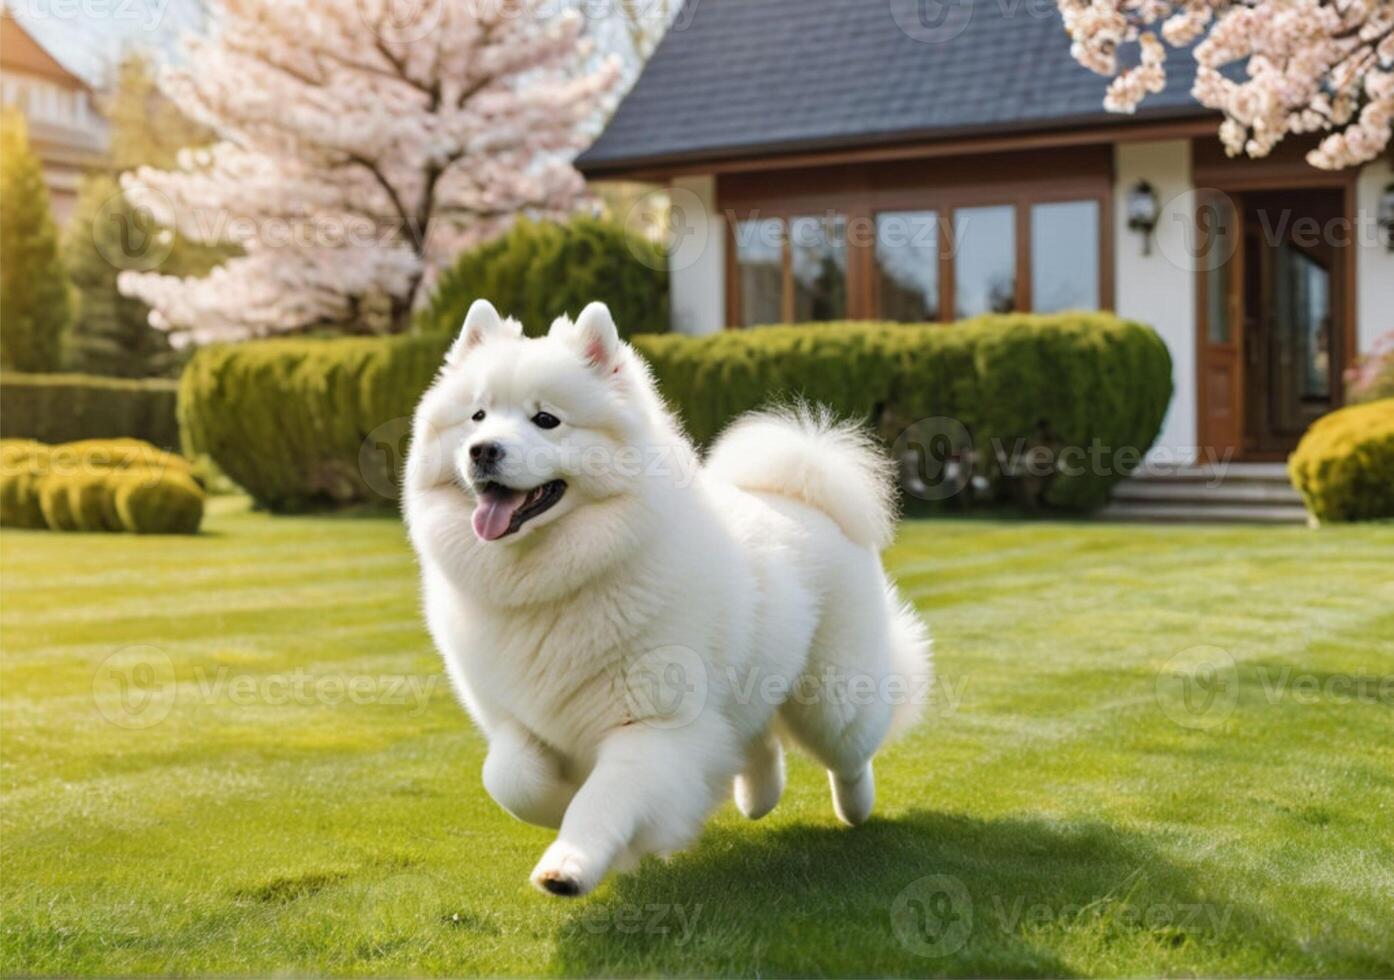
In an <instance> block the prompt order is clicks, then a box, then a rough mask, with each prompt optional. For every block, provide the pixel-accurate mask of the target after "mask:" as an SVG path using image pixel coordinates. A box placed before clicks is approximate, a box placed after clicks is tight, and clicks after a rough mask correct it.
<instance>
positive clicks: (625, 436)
mask: <svg viewBox="0 0 1394 980" xmlns="http://www.w3.org/2000/svg"><path fill="white" fill-rule="evenodd" d="M405 503H406V513H407V519H408V523H409V526H410V531H411V540H412V542H413V544H414V545H415V547H416V550H417V552H418V553H419V555H420V559H421V574H422V581H423V586H424V590H425V608H426V618H427V621H428V623H429V626H430V631H431V635H432V637H433V638H434V639H435V642H436V644H437V646H438V647H439V648H440V651H441V653H442V655H443V656H444V658H445V664H446V668H447V670H448V672H449V675H450V678H451V681H452V683H453V684H454V686H455V688H456V690H457V692H458V694H459V696H460V698H461V700H462V701H463V702H464V704H465V707H466V708H467V709H468V710H469V713H470V715H471V716H472V717H473V718H474V720H475V722H476V723H477V724H478V725H479V727H480V728H481V729H483V731H484V734H485V735H486V736H487V738H488V741H489V751H488V756H487V758H486V759H485V760H484V773H483V778H484V787H485V789H486V790H488V792H489V794H490V795H491V796H492V797H493V798H494V799H495V800H497V801H498V803H499V805H501V806H502V807H503V808H504V809H506V810H508V812H510V813H512V814H513V815H514V816H516V817H518V818H519V819H521V820H525V821H528V822H529V823H534V824H540V825H542V826H546V827H553V828H560V832H559V833H558V835H557V838H556V840H555V842H554V843H553V844H552V845H551V846H550V847H549V848H548V849H547V850H546V852H545V853H544V854H543V855H542V859H541V860H540V861H539V862H538V864H537V867H536V868H535V869H534V870H533V872H532V882H533V884H535V885H536V886H537V887H539V888H541V889H543V890H545V891H547V892H550V893H552V894H556V895H579V894H584V893H586V892H588V891H590V890H591V889H593V888H595V887H596V885H597V884H599V882H600V881H601V879H602V878H603V877H604V876H605V874H606V872H607V871H608V870H610V869H612V868H614V869H617V870H623V869H626V868H630V867H633V866H634V865H635V864H637V862H638V860H639V859H640V858H641V857H643V856H644V855H646V854H666V853H669V852H672V851H674V850H677V849H679V848H682V847H684V846H686V845H687V844H689V843H690V842H691V841H693V840H694V839H695V838H696V837H697V835H698V834H699V833H700V832H701V829H702V825H703V822H704V821H705V819H706V817H707V816H708V814H709V813H710V812H711V811H712V810H713V809H714V808H715V807H716V806H717V805H718V804H719V803H720V802H721V801H722V800H723V799H725V798H726V795H727V793H729V792H731V791H732V788H733V787H734V794H735V800H736V805H737V806H738V807H739V808H740V810H741V812H742V813H744V814H745V815H746V816H747V817H750V818H751V819H755V818H758V817H760V816H763V815H764V814H766V813H768V812H769V811H770V809H771V808H773V807H774V805H775V804H776V803H777V802H778V801H779V797H780V794H781V792H782V791H783V788H784V759H783V750H782V747H781V741H782V740H784V739H792V740H793V741H794V742H796V743H797V744H799V745H801V746H802V747H803V748H804V749H805V750H807V751H808V752H809V753H810V754H812V755H813V757H814V758H816V759H817V760H818V761H819V762H820V763H822V765H824V766H825V767H826V768H827V770H828V775H829V778H830V782H831V784H832V798H833V807H834V809H835V811H836V813H837V816H838V817H839V818H841V819H842V820H843V821H844V822H846V823H848V824H857V823H860V822H861V821H863V820H865V819H866V818H867V817H868V815H869V814H870V813H871V807H872V801H873V798H874V796H875V791H874V788H873V782H872V771H871V757H872V755H873V754H874V753H875V752H876V750H877V747H878V746H880V744H881V743H882V741H883V740H884V739H885V738H886V736H887V735H888V733H890V732H891V731H892V729H893V728H901V727H904V726H905V725H906V724H908V723H909V722H910V721H912V720H913V716H914V709H915V708H916V707H917V706H919V705H921V704H923V703H924V701H925V700H926V696H927V692H928V686H929V683H930V664H929V640H928V636H927V632H926V630H925V627H924V625H923V624H922V623H921V622H920V620H919V619H918V618H917V617H916V615H915V614H914V613H913V612H912V611H911V610H910V609H909V608H908V607H907V606H905V605H903V604H902V603H901V601H900V600H899V599H898V598H897V596H896V592H895V588H894V586H892V585H891V583H890V582H889V581H888V580H887V577H886V573H885V571H884V570H883V569H882V567H881V561H880V558H879V555H878V551H879V549H881V548H882V547H883V546H885V544H886V543H887V541H888V539H889V538H890V535H891V530H892V525H893V521H894V512H893V502H892V487H891V482H890V480H889V476H888V463H887V460H886V459H885V457H884V456H883V455H882V454H881V453H880V452H879V451H878V450H877V449H876V448H875V447H874V446H873V444H872V443H870V442H869V441H868V440H867V438H866V437H865V436H863V435H862V434H861V433H860V432H859V431H858V430H856V429H855V428H852V427H848V426H846V425H836V424H834V423H833V422H831V421H830V420H829V419H828V418H826V417H825V416H823V415H820V414H818V413H813V412H808V411H800V412H792V413H786V414H757V415H750V416H746V417H745V418H743V419H741V420H740V421H738V422H736V423H735V424H734V425H733V426H732V427H731V428H730V429H729V430H728V431H727V432H726V433H725V434H724V435H723V436H722V437H721V438H720V439H719V440H718V442H717V443H716V445H715V446H713V447H712V449H711V452H710V454H709V455H708V457H707V458H706V460H705V461H704V462H703V461H701V460H699V457H698V456H697V453H696V452H695V450H694V449H693V448H692V446H691V444H690V443H689V442H688V441H687V440H686V438H685V437H684V436H683V434H682V431H681V429H680V428H679V426H678V425H677V423H676V422H675V421H674V419H673V417H672V416H671V415H670V414H669V412H668V411H667V410H666V409H665V408H664V406H663V403H662V401H661V399H660V397H659V395H658V394H657V391H656V389H655V387H654V384H653V381H652V379H651V377H650V375H649V371H648V368H647V366H646V365H645V363H644V362H643V360H641V359H640V357H639V356H638V355H637V354H636V353H635V352H634V351H633V349H631V348H630V347H629V345H627V344H625V343H623V342H621V341H620V340H619V337H618V334H617V332H616V330H615V325H614V322H613V320H612V319H611V316H610V311H609V310H608V309H606V308H605V306H603V305H602V304H599V303H592V304H591V305H590V306H588V307H586V309H585V310H584V311H583V312H582V313H581V315H580V317H579V318H578V319H577V320H576V322H575V323H572V322H571V321H570V320H568V319H566V318H562V319H559V320H557V322H555V323H554V324H552V327H551V332H550V333H549V334H548V335H547V336H546V337H544V338H538V339H526V338H524V337H523V336H522V331H521V329H520V327H519V325H518V323H517V322H516V321H514V320H511V319H510V320H501V319H500V318H499V315H498V313H497V312H496V311H495V310H494V308H493V307H492V306H491V305H489V304H488V303H487V302H484V301H479V302H476V303H475V304H474V306H473V307H471V308H470V311H469V315H468V317H467V318H466V320H465V325H464V329H463V330H462V332H461V334H460V337H459V339H458V340H457V341H456V342H455V344H454V346H453V348H452V349H451V351H450V353H449V354H448V356H447V357H446V362H445V365H444V367H443V368H442V370H441V372H440V375H439V377H438V378H437V380H436V382H435V384H434V385H433V386H432V387H431V389H430V390H429V391H428V392H427V393H426V395H425V396H424V397H423V398H422V401H421V405H420V407H419V408H418V409H417V413H416V418H415V423H414V429H413V442H412V450H411V455H410V457H409V460H408V463H407V471H406V479H405Z"/></svg>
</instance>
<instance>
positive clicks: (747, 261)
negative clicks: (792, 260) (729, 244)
mask: <svg viewBox="0 0 1394 980" xmlns="http://www.w3.org/2000/svg"><path fill="white" fill-rule="evenodd" d="M736 267H737V269H738V270H739V278H740V300H741V326H743V327H754V326H758V325H760V324H762V323H779V322H781V321H782V320H783V319H784V301H783V296H784V222H783V221H781V220H780V219H779V218H752V219H750V220H747V221H740V222H737V224H736Z"/></svg>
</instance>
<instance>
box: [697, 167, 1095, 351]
mask: <svg viewBox="0 0 1394 980" xmlns="http://www.w3.org/2000/svg"><path fill="white" fill-rule="evenodd" d="M1071 159H1073V157H1072V158H1071ZM1090 160H1092V161H1094V162H1093V163H1092V164H1090V165H1089V166H1086V167H1083V168H1081V170H1080V172H1075V171H1073V170H1069V169H1068V168H1064V172H1062V173H1060V174H1058V175H1055V176H1053V177H1051V178H1050V179H1042V180H1039V181H1035V182H1032V181H1030V180H1028V179H1027V177H1026V176H1024V175H1023V176H1022V177H1021V178H1020V179H1019V180H1017V179H1011V178H1012V176H1013V173H1012V172H1008V171H1007V170H1005V169H1002V168H996V169H994V168H988V167H984V168H983V170H984V175H983V177H982V182H981V183H978V182H977V181H978V180H979V175H978V174H977V172H976V171H975V169H974V168H973V167H971V166H968V165H966V164H965V165H964V166H961V167H953V168H946V173H945V176H944V184H943V186H937V185H936V183H935V180H936V178H935V176H934V175H933V174H932V173H925V172H924V171H921V170H918V169H916V168H912V167H910V166H908V165H906V166H898V169H889V170H888V171H887V172H888V173H889V174H891V175H892V176H893V177H894V178H895V179H894V180H888V181H887V182H886V184H885V185H882V184H878V182H877V180H876V179H875V172H870V173H865V174H863V173H861V172H860V171H855V170H848V171H847V172H846V174H845V175H844V174H843V172H842V171H838V172H837V173H834V172H832V171H831V170H829V171H827V172H824V173H819V174H817V175H816V178H815V177H809V178H808V179H807V180H806V181H803V180H801V179H800V178H799V177H797V176H796V175H794V174H790V175H788V176H787V177H786V176H785V175H782V174H781V175H778V176H777V177H776V176H771V175H765V174H760V175H759V176H758V177H749V178H745V177H741V178H739V179H737V178H736V177H732V178H731V183H730V185H729V190H728V191H727V192H726V193H728V194H729V199H730V200H731V201H732V203H736V202H739V203H738V204H737V206H736V207H731V208H730V209H729V210H726V211H725V214H726V216H727V220H728V224H727V228H728V229H729V231H728V235H729V236H730V237H729V239H728V241H729V242H730V243H731V244H730V247H729V248H728V250H727V255H728V257H727V263H728V269H729V275H728V276H727V297H726V300H727V303H726V310H727V316H728V321H729V323H730V324H731V325H732V326H755V325H759V324H765V323H809V322H818V321H827V320H843V319H848V320H884V321H890V322H894V323H950V322H953V321H955V320H961V319H968V318H971V317H976V316H982V315H984V314H992V313H1009V312H1012V311H1016V310H1031V311H1035V312H1040V313H1056V312H1060V311H1062V310H1098V309H1103V308H1106V307H1110V306H1111V305H1112V303H1113V297H1112V295H1111V294H1112V276H1110V275H1109V267H1108V265H1107V263H1110V262H1112V260H1113V256H1112V255H1111V254H1105V253H1106V250H1107V247H1108V243H1109V241H1110V238H1109V233H1108V232H1109V227H1108V226H1109V225H1110V223H1111V221H1112V217H1111V215H1110V211H1109V200H1110V198H1109V195H1110V194H1111V193H1112V190H1111V184H1110V182H1109V178H1108V175H1107V173H1106V169H1107V161H1106V160H1105V159H1104V158H1103V157H1098V159H1097V160H1095V158H1094V156H1093V155H1091V156H1089V157H1088V159H1087V160H1086V163H1088V161H1090ZM1101 161H1102V162H1101ZM1091 167H1092V170H1091ZM999 171H1000V172H999ZM998 178H1000V179H998ZM786 185H788V186H787V188H786ZM723 186H724V185H723ZM785 195H787V197H786V196H785ZM766 204H768V206H769V207H770V210H768V211H765V210H762V208H763V207H764V206H765V205H766Z"/></svg>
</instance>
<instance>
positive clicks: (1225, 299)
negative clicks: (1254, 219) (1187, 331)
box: [1196, 201, 1235, 344]
mask: <svg viewBox="0 0 1394 980" xmlns="http://www.w3.org/2000/svg"><path fill="white" fill-rule="evenodd" d="M1196 234H1197V235H1198V236H1199V240H1200V248H1199V251H1198V256H1199V257H1200V258H1201V260H1202V261H1203V262H1204V268H1205V320H1206V335H1207V337H1208V338H1209V341H1210V343H1212V344H1228V343H1229V342H1230V337H1231V335H1232V333H1231V325H1230V322H1229V295H1230V289H1231V288H1232V285H1233V284H1232V282H1231V280H1232V278H1233V272H1234V264H1233V261H1232V259H1233V256H1234V250H1235V244H1234V234H1235V230H1234V211H1233V210H1232V209H1231V208H1230V207H1229V206H1228V205H1224V204H1219V203H1215V202H1214V201H1206V202H1204V203H1203V204H1201V206H1200V208H1199V210H1198V211H1197V212H1196Z"/></svg>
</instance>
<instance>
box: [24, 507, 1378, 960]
mask: <svg viewBox="0 0 1394 980" xmlns="http://www.w3.org/2000/svg"><path fill="white" fill-rule="evenodd" d="M206 528H207V532H206V533H205V534H202V535H200V536H198V537H196V538H180V539H155V538H136V537H128V536H117V535H64V534H58V533H42V532H35V533H29V532H14V531H9V530H7V531H5V532H4V534H3V535H0V553H2V554H3V572H4V584H5V603H4V609H3V611H2V612H0V628H3V646H4V658H3V668H0V681H2V682H3V708H4V732H3V734H4V740H3V773H4V800H3V805H2V806H0V833H3V840H4V865H5V874H4V879H3V885H0V895H3V937H4V944H3V951H0V970H3V971H4V972H5V973H7V974H14V973H23V974H30V973H80V972H98V973H118V974H121V973H135V972H144V971H156V972H165V973H170V972H176V973H187V972H200V973H203V972H213V973H229V972H237V973H247V972H251V973H257V972H270V971H284V972H296V973H303V972H314V973H322V972H328V973H344V972H355V973H377V974H403V973H409V974H423V973H455V974H460V973H463V974H532V973H559V974H615V973H618V974H634V973H643V974H648V973H683V974H731V973H742V974H749V973H760V974H809V973H830V974H856V975H869V974H882V973H886V974H907V975H927V974H964V975H977V974H1003V973H1007V974H1057V975H1058V974H1074V973H1078V974H1118V973H1125V974H1136V973H1174V972H1187V973H1191V972H1199V973H1224V974H1256V973H1299V974H1310V973H1315V972H1321V973H1338V974H1349V975H1373V974H1388V973H1390V972H1391V971H1394V936H1392V935H1391V931H1390V930H1389V929H1388V924H1389V922H1388V913H1389V908H1390V905H1391V902H1392V901H1394V870H1391V869H1394V843H1392V842H1391V838H1390V834H1389V825H1390V820H1391V813H1394V711H1391V709H1394V680H1391V678H1394V571H1392V569H1394V563H1391V562H1390V560H1389V558H1390V555H1391V554H1394V527H1388V526H1384V527H1356V528H1343V529H1333V530H1329V531H1323V532H1320V533H1313V532H1309V531H1307V530H1305V529H1301V528H1223V527H1222V528H1215V527H1136V526H1121V525H1109V524H1102V523H1064V522H1051V523H1045V522H1042V523H1007V522H993V521H938V522H913V523H910V524H907V525H906V526H905V527H904V528H903V530H902V533H901V536H900V540H899V542H898V544H897V545H896V547H895V548H894V549H893V550H892V552H891V553H890V555H889V562H890V565H891V567H892V569H893V570H894V571H895V573H896V574H897V575H898V576H899V578H900V581H901V583H902V585H903V587H904V589H905V591H906V593H907V594H908V595H909V596H910V597H911V598H912V599H913V600H914V601H915V602H916V603H917V604H918V605H919V607H920V608H921V609H922V610H924V612H925V614H926V616H927V617H928V619H929V622H930V624H931V626H932V628H933V630H934V634H935V645H936V651H937V658H938V669H939V675H940V683H939V685H938V687H937V689H936V691H935V693H934V697H933V700H932V703H931V707H930V711H929V718H928V720H927V722H926V723H925V724H924V725H923V726H922V727H921V728H920V729H918V730H917V731H916V732H915V733H914V734H912V735H911V736H910V737H908V738H907V739H905V740H904V741H902V742H900V743H897V744H896V745H894V746H892V747H891V748H890V749H889V750H888V751H887V753H886V754H885V755H884V756H882V757H881V758H880V759H879V760H878V769H877V776H878V782H879V790H880V794H879V795H880V799H879V802H878V813H879V815H880V816H879V818H878V819H876V820H873V822H872V823H871V824H869V825H868V826H866V827H864V828H861V829H859V830H846V829H843V828H841V827H840V826H839V825H837V824H836V823H835V821H834V819H833V816H832V811H831V807H830V804H829V801H828V798H827V786H826V781H825V779H824V778H823V777H822V775H821V774H820V773H818V772H816V771H815V769H814V767H813V766H812V765H810V764H808V763H807V762H805V761H802V760H795V762H794V764H793V767H792V771H791V778H790V786H789V791H788V794H787V795H786V797H785V799H784V801H783V803H782V804H781V805H780V807H779V808H778V809H777V810H776V811H775V812H774V814H772V815H771V816H770V817H768V818H767V819H766V820H764V821H762V822H761V823H759V824H755V825H751V824H749V823H746V822H745V821H743V820H742V819H741V818H739V816H738V815H737V814H736V813H735V811H734V808H732V807H730V806H726V807H724V808H723V809H722V810H721V812H720V813H719V815H718V817H717V819H716V820H715V821H714V822H713V824H712V825H711V828H710V829H709V831H708V832H707V834H706V835H705V837H704V838H703V840H702V842H701V843H700V845H699V846H698V847H696V848H695V849H694V850H692V851H691V852H689V853H687V854H684V855H681V856H679V857H677V858H676V859H674V860H673V861H671V862H668V863H663V862H660V861H650V862H648V863H646V864H645V865H644V867H643V868H642V869H641V870H640V871H639V872H638V873H636V874H633V875H628V876H622V877H618V878H616V879H614V880H613V881H611V882H609V883H607V884H606V885H605V886H604V887H603V888H602V889H601V890H600V891H599V892H598V893H597V894H596V895H595V896H593V897H592V898H589V899H586V900H582V901H579V902H563V901H558V900H551V899H548V898H545V897H543V896H541V895H538V894H536V893H534V892H533V891H531V890H530V889H529V887H528V885H527V880H526V876H527V872H528V871H529V869H530V868H531V866H532V864H533V862H534V861H535V859H536V858H537V856H538V854H539V853H540V851H541V849H542V848H543V847H544V846H545V844H546V842H547V841H548V839H549V835H548V834H547V833H546V832H544V831H542V830H538V829H536V828H531V827H527V826H524V825H522V824H519V823H517V822H516V821H514V820H512V819H511V818H510V817H508V816H507V815H506V814H504V813H503V812H502V811H500V810H499V809H498V808H497V807H496V806H495V805H494V804H493V803H492V802H491V801H490V800H489V799H488V798H487V797H486V796H485V795H484V792H483V790H482V788H481V786H480V782H479V767H480V763H481V761H482V755H483V751H482V750H483V745H482V742H481V740H480V738H479V737H478V736H477V735H476V734H475V733H474V731H473V730H472V729H471V727H470V726H469V724H468V721H467V719H466V717H465V715H464V713H463V711H462V710H461V709H460V708H458V707H457V706H456V705H455V703H454V701H453V698H452V695H451V693H450V690H449V687H448V684H447V682H446V680H445V678H444V676H443V674H442V673H441V670H440V666H439V661H438V660H437V657H436V655H435V653H434V652H433V650H432V648H431V645H430V643H429V641H428V639H427V637H426V635H425V633H424V631H423V629H422V627H421V623H420V615H419V609H418V602H417V593H416V581H415V571H414V565H413V560H412V556H411V554H410V551H409V549H408V547H407V544H406V542H405V538H404V534H403V531H402V528H401V525H400V524H399V523H398V522H397V521H395V520H392V519H387V518H371V517H365V518H356V519H355V518H348V517H338V518H270V517H267V516H264V515H260V514H251V513H246V512H244V511H243V510H242V509H241V507H240V506H238V505H236V504H230V503H227V502H223V501H219V502H218V503H217V506H215V507H214V508H213V509H212V513H211V514H210V515H209V517H208V519H207V522H206ZM1197 663H1200V664H1202V665H1203V666H1204V667H1205V668H1206V670H1207V671H1209V672H1208V673H1204V674H1195V675H1191V674H1184V672H1185V671H1186V670H1191V669H1193V668H1194V667H1195V665H1196V664H1197ZM1178 671H1181V672H1182V673H1183V675H1184V676H1182V678H1181V682H1178V679H1177V672H1178ZM1188 678H1189V679H1191V680H1197V679H1198V680H1199V682H1200V683H1199V686H1198V687H1196V688H1194V689H1187V688H1186V687H1185V686H1184V683H1182V682H1186V681H1187V680H1188ZM1178 683H1181V686H1178Z"/></svg>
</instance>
